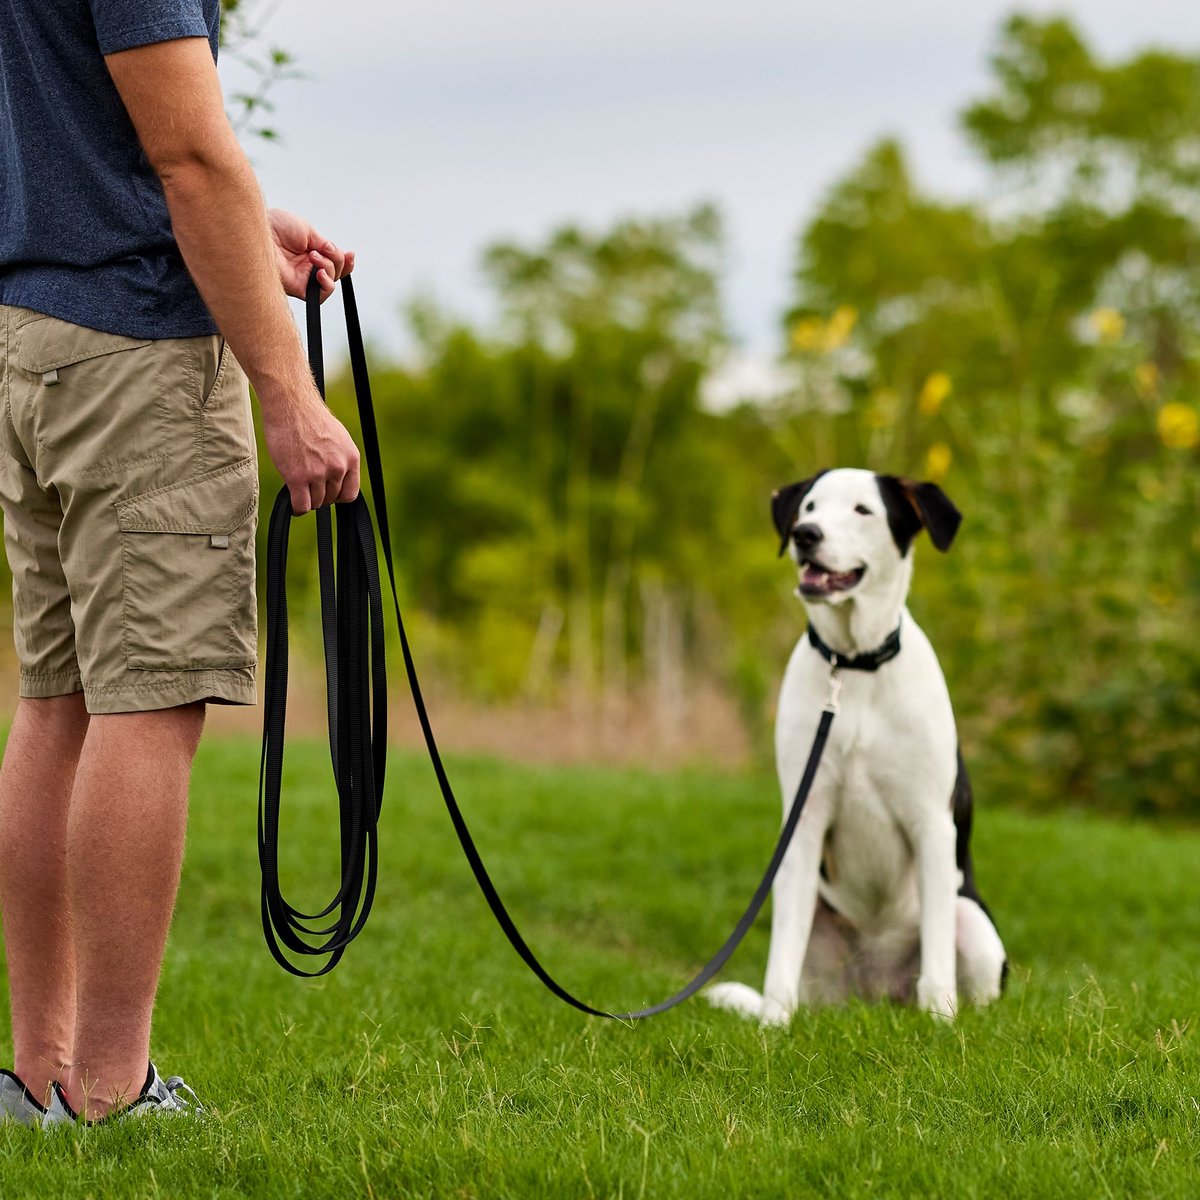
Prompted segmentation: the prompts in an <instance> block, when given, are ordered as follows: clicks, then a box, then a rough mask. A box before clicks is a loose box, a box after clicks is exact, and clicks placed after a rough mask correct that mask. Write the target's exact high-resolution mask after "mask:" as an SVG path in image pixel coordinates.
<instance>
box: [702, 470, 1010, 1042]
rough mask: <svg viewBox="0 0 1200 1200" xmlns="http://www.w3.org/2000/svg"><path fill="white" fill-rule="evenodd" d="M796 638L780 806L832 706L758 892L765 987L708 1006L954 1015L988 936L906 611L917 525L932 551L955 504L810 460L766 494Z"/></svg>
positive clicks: (756, 1013) (941, 707)
mask: <svg viewBox="0 0 1200 1200" xmlns="http://www.w3.org/2000/svg"><path fill="white" fill-rule="evenodd" d="M772 515H773V517H774V521H775V527H776V529H777V530H778V531H779V535H780V537H781V539H782V544H781V546H780V554H782V553H783V551H784V550H785V549H788V548H789V547H790V548H791V555H792V558H793V559H794V560H795V562H796V565H797V567H798V569H799V572H800V585H799V587H798V588H797V592H798V594H799V596H800V598H801V600H803V601H804V606H805V608H806V609H807V611H808V621H809V626H808V633H807V635H806V636H805V637H803V638H801V640H800V642H799V643H798V645H797V646H796V649H795V650H794V651H793V653H792V657H791V660H790V661H789V662H788V665H787V671H786V673H785V674H784V678H783V688H782V691H781V693H780V698H779V712H778V717H777V719H776V724H775V753H776V763H777V766H778V771H779V782H780V786H781V788H782V790H783V803H784V812H785V814H786V812H787V811H788V809H789V808H790V807H791V803H792V799H793V797H794V795H795V792H796V787H797V784H798V783H799V779H800V774H801V772H802V770H803V768H804V764H805V762H806V761H807V758H808V753H809V749H810V747H811V746H812V742H813V737H814V734H815V733H816V729H817V724H818V721H819V720H820V716H821V710H822V707H823V706H824V704H825V703H826V701H827V698H828V697H829V696H830V690H831V676H832V668H833V664H834V662H836V663H837V664H838V668H839V669H838V675H839V678H840V681H841V685H842V686H841V693H840V709H839V712H838V716H837V717H836V719H835V720H834V722H833V726H832V729H831V731H830V735H829V742H828V744H827V746H826V748H825V754H824V757H823V759H822V761H821V765H820V768H819V770H818V771H817V776H816V780H815V782H814V784H813V788H812V792H811V793H810V795H809V799H808V804H807V807H806V808H805V810H804V814H803V816H802V818H801V820H800V824H799V826H798V828H797V830H796V834H795V837H794V839H793V841H792V845H791V848H790V849H789V851H788V853H787V856H786V857H785V859H784V861H783V864H782V865H781V867H780V870H779V874H778V875H777V876H776V879H775V888H774V892H773V894H772V904H773V915H772V922H771V948H770V953H769V956H768V962H767V977H766V982H765V984H764V986H763V993H762V995H759V993H758V992H756V991H754V989H753V988H750V987H747V986H746V985H745V984H741V983H726V984H718V985H716V986H714V987H712V988H710V989H709V991H708V996H709V999H710V1000H711V1001H712V1003H713V1004H715V1005H717V1006H718V1007H722V1008H732V1009H735V1010H737V1011H739V1012H742V1013H745V1014H746V1015H747V1016H752V1017H757V1018H759V1019H760V1020H762V1021H763V1022H765V1023H770V1024H775V1023H783V1022H786V1021H787V1020H788V1018H789V1017H790V1016H791V1015H792V1013H793V1012H794V1011H795V1009H796V1007H797V1006H798V1005H801V1004H805V1005H817V1004H827V1003H833V1002H836V1001H838V1000H842V999H844V998H846V997H849V996H862V997H867V998H880V999H882V998H891V999H895V1000H905V1001H911V1000H912V999H914V998H915V1000H916V1002H917V1004H918V1005H920V1006H921V1007H922V1008H924V1009H926V1010H927V1011H929V1012H931V1013H934V1014H936V1015H937V1016H939V1017H953V1016H954V1014H955V1011H956V1010H957V1008H958V999H959V995H960V994H961V995H962V996H963V997H964V998H965V999H968V1000H971V1001H974V1002H975V1003H979V1004H986V1003H988V1002H989V1001H991V1000H994V999H995V998H996V997H997V996H999V994H1000V991H1001V988H1002V986H1003V982H1004V976H1005V973H1006V959H1005V952H1004V946H1003V945H1002V943H1001V941H1000V937H999V935H998V934H997V933H996V929H995V926H994V925H993V924H992V921H991V917H990V915H989V913H988V910H987V908H986V907H985V906H984V904H983V902H982V900H980V898H979V895H978V893H977V892H976V891H975V881H974V878H973V875H972V870H971V856H970V849H969V841H970V833H971V789H970V784H969V783H968V780H967V773H966V768H965V767H964V765H963V761H962V757H961V755H960V754H959V750H958V738H957V735H956V733H955V728H954V713H953V711H952V709H951V707H950V696H949V694H948V692H947V690H946V681H945V679H944V678H943V676H942V671H941V667H939V665H938V660H937V657H936V655H935V654H934V652H933V648H932V647H931V646H930V644H929V639H928V638H926V636H925V634H924V633H923V632H922V631H921V629H920V628H919V626H918V625H917V623H916V622H915V621H914V620H913V619H912V617H911V616H910V615H909V613H908V610H907V609H906V608H905V598H906V596H907V594H908V587H909V582H910V581H911V579H912V566H913V560H912V543H913V539H914V538H915V537H916V536H917V534H918V533H920V531H921V530H922V529H926V530H928V532H929V536H930V538H931V540H932V541H933V544H934V545H935V546H936V547H937V548H938V549H939V550H947V549H949V547H950V543H951V542H952V541H953V540H954V535H955V534H956V533H957V531H958V526H959V522H960V521H961V519H962V518H961V516H960V514H959V512H958V509H956V508H955V507H954V505H953V504H952V503H951V502H950V500H949V499H948V498H947V497H946V495H945V494H944V493H943V492H942V490H941V488H939V487H938V486H937V485H936V484H933V483H913V482H911V481H909V480H904V479H899V478H896V477H894V476H890V475H875V474H872V473H871V472H870V471H860V470H845V469H843V470H835V471H823V472H821V474H819V475H816V476H814V477H813V478H812V479H806V480H804V481H802V482H800V483H793V484H791V485H789V486H788V487H785V488H782V489H780V490H779V491H778V492H776V493H775V496H774V498H773V500H772Z"/></svg>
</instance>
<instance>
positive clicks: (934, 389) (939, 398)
mask: <svg viewBox="0 0 1200 1200" xmlns="http://www.w3.org/2000/svg"><path fill="white" fill-rule="evenodd" d="M953 390H954V384H953V383H952V382H951V380H950V376H949V375H947V374H946V372H945V371H934V373H933V374H932V375H930V376H929V378H928V379H926V380H925V383H924V386H922V388H921V392H920V395H919V396H918V397H917V408H919V409H920V410H921V413H922V415H923V416H926V417H933V416H936V415H937V412H938V410H939V409H940V408H941V407H942V403H943V402H944V401H945V399H946V397H947V396H949V395H950V393H951V392H952V391H953Z"/></svg>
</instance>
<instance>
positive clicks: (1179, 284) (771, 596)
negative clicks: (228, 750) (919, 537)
mask: <svg viewBox="0 0 1200 1200" xmlns="http://www.w3.org/2000/svg"><path fill="white" fill-rule="evenodd" d="M1198 62H1200V60H1196V59H1192V58H1187V57H1183V56H1177V55H1171V54H1167V53H1166V52H1162V51H1156V52H1154V53H1147V54H1141V55H1137V56H1134V57H1133V58H1131V59H1130V60H1129V61H1127V62H1118V63H1113V64H1108V63H1104V62H1101V61H1099V60H1098V59H1096V58H1095V56H1094V55H1093V54H1092V52H1091V51H1090V49H1089V48H1088V47H1087V45H1086V43H1085V42H1084V41H1083V39H1082V38H1081V37H1080V35H1079V34H1078V33H1077V32H1076V31H1075V30H1074V29H1073V27H1072V26H1071V25H1070V24H1068V23H1067V22H1065V21H1063V20H1059V19H1052V20H1045V21H1037V20H1032V19H1026V18H1014V19H1013V20H1012V21H1010V22H1009V23H1008V24H1007V25H1006V26H1005V27H1004V29H1003V30H1002V32H1001V36H1000V40H999V46H998V49H997V52H996V55H995V58H994V60H993V78H992V83H991V87H990V94H988V95H985V96H984V97H983V98H982V99H980V100H978V101H976V102H975V103H973V104H971V105H970V106H968V107H967V109H966V111H965V113H964V116H963V123H964V127H965V129H966V130H967V132H968V134H969V136H970V137H971V139H972V142H973V144H974V145H975V146H976V147H977V148H978V149H979V151H980V153H981V154H982V156H983V160H984V163H985V165H986V166H987V167H988V169H989V170H990V171H992V172H993V180H992V181H991V183H989V186H988V189H987V192H988V194H989V195H991V196H993V197H997V198H998V199H995V200H993V201H992V202H990V203H983V202H976V203H968V202H964V201H958V202H954V203H949V202H946V201H944V200H941V199H939V198H938V197H937V196H935V195H930V194H927V193H926V192H925V191H923V190H922V188H921V187H920V186H919V184H918V183H917V182H916V181H915V180H914V178H913V175H912V172H911V170H910V168H909V166H908V162H907V159H906V155H905V153H904V150H903V148H902V147H901V146H900V145H899V144H897V143H895V142H893V141H885V142H882V143H880V144H879V145H877V146H874V147H872V148H871V149H870V150H869V151H868V152H867V153H866V154H865V155H864V157H863V159H862V161H861V163H859V164H858V165H857V166H855V167H853V168H852V169H851V170H850V171H849V173H848V174H847V175H846V177H845V178H844V179H842V180H840V181H838V182H836V183H835V184H834V185H833V186H832V187H831V188H830V190H829V192H828V194H827V196H826V198H825V200H824V202H823V203H822V204H821V206H820V208H819V211H818V212H817V213H816V214H815V216H814V217H813V219H812V220H811V221H810V222H809V223H808V225H807V226H806V228H805V229H804V230H803V231H802V233H801V235H800V237H799V239H798V244H797V257H796V265H795V274H794V279H795V290H794V297H793V303H792V305H791V306H790V309H789V312H788V314H787V316H786V319H785V330H786V333H787V345H786V363H787V366H788V369H789V370H790V371H791V372H792V374H793V377H794V380H795V386H794V388H793V389H792V391H791V392H790V393H789V394H788V395H786V396H784V397H783V398H782V399H776V400H775V401H774V402H770V403H764V402H758V403H752V404H745V405H742V406H740V407H737V408H734V409H733V410H730V411H724V412H713V411H708V410H706V408H705V407H704V405H703V403H702V384H703V382H704V379H705V378H706V376H707V375H708V374H709V373H710V372H711V371H712V370H713V369H714V366H715V365H716V363H717V362H718V361H719V358H720V355H721V353H722V352H723V350H724V348H725V347H726V344H727V341H728V335H727V333H726V330H725V323H724V318H723V315H722V310H721V301H720V274H721V269H722V263H723V258H724V252H723V243H722V233H721V225H720V221H719V219H718V216H717V214H716V213H715V212H714V210H713V209H711V208H710V207H702V208H699V209H697V210H696V211H694V212H691V213H685V214H682V215H680V216H678V217H675V218H666V219H657V220H641V221H638V220H627V221H623V222H620V223H618V224H617V225H615V226H614V227H613V228H612V229H610V230H607V231H600V232H591V231H586V230H582V229H578V228H564V229H561V230H558V231H557V232H555V233H553V234H551V235H550V236H549V237H548V238H547V239H546V240H545V241H544V242H543V243H542V244H539V245H534V246H518V245H512V244H505V245H501V246H495V247H492V248H491V249H490V250H489V251H488V252H487V253H486V255H485V256H484V267H485V271H486V275H487V278H488V279H489V281H490V282H491V284H492V287H493V289H494V292H495V296H496V301H497V310H498V314H499V316H498V321H497V323H496V326H495V327H494V328H493V329H492V330H491V331H484V330H481V329H477V328H473V327H470V326H468V325H466V324H465V323H463V322H461V321H457V320H454V319H452V318H451V317H449V316H447V315H446V314H443V313H441V312H439V311H437V310H436V309H434V308H433V307H431V306H429V305H421V304H418V305H414V306H412V308H411V310H410V313H409V320H410V326H411V328H412V330H413V333H414V336H415V339H416V342H417V346H418V353H417V355H416V357H415V361H414V362H413V363H411V364H410V365H409V366H407V367H394V368H389V369H386V370H384V371H383V372H381V373H380V374H379V376H378V378H377V381H376V393H377V398H378V401H379V405H380V408H381V413H382V416H381V420H382V424H383V428H384V434H385V439H386V442H387V445H388V452H387V453H386V455H385V458H386V460H387V462H388V464H389V470H390V471H391V475H390V477H389V481H388V485H389V495H390V496H391V498H392V501H393V503H394V504H395V505H396V506H397V508H398V509H399V513H400V522H399V524H400V529H399V533H398V538H399V542H400V549H401V558H402V562H403V564H404V571H405V576H406V586H407V587H408V589H409V591H410V593H411V595H412V598H413V600H414V603H415V604H416V605H417V606H418V607H419V609H420V611H421V613H422V614H423V616H424V618H425V620H426V629H427V631H428V632H429V634H430V637H431V645H432V647H433V657H432V664H433V665H436V666H437V667H438V668H439V669H440V671H441V673H442V676H443V678H444V679H445V680H446V681H447V682H448V683H449V684H450V685H452V686H454V687H455V688H458V689H463V690H468V691H473V692H474V693H475V694H476V695H479V696H482V697H485V698H488V699H491V700H497V701H503V700H505V699H516V698H521V697H529V698H535V699H538V700H552V699H555V698H557V697H564V696H567V697H570V698H571V699H572V701H573V703H575V704H576V705H581V706H586V705H588V704H589V703H591V702H592V700H593V698H596V697H598V696H600V695H602V694H604V695H607V696H613V695H616V696H628V695H630V694H633V693H636V692H639V691H640V692H641V693H642V694H644V695H645V694H648V695H651V696H653V697H656V698H657V699H656V703H657V705H658V706H659V707H663V706H666V707H667V708H672V709H673V711H674V713H675V717H676V719H677V720H686V712H687V703H688V693H689V690H690V687H691V685H692V684H693V683H694V682H695V681H697V680H700V679H707V680H711V681H715V682H716V683H717V684H718V685H719V686H720V687H722V688H723V689H724V690H725V692H726V693H727V694H728V695H729V696H731V697H732V698H733V699H734V700H735V701H736V704H737V706H738V708H739V710H740V711H741V713H742V714H743V717H744V720H745V722H746V724H747V726H748V728H749V729H750V731H751V734H752V739H753V741H754V743H755V744H756V745H757V746H758V747H759V749H760V750H761V751H762V752H763V753H764V754H766V753H768V752H769V736H768V734H767V730H768V727H769V719H770V697H771V696H772V694H773V692H774V688H775V681H776V680H777V679H778V678H779V675H780V673H781V670H782V665H783V661H784V658H785V656H786V654H787V652H788V649H789V647H790V645H791V643H792V642H793V641H794V639H795V637H796V635H797V633H798V631H799V628H800V625H801V623H802V617H801V613H800V610H799V608H798V606H797V604H796V602H795V601H794V599H792V598H791V596H790V594H789V593H790V590H791V587H792V586H793V584H792V581H791V579H790V578H789V575H790V572H789V570H788V569H787V568H786V567H784V566H783V565H781V564H779V563H777V562H776V561H775V559H774V542H773V538H772V535H771V530H770V527H769V524H768V521H767V516H766V511H767V505H766V501H767V497H768V495H769V493H770V490H771V488H772V487H773V486H775V485H778V484H780V483H783V482H786V481H787V480H788V479H791V478H796V477H800V476H803V475H807V474H810V473H812V471H814V470H815V469H817V468H820V467H823V466H828V465H834V464H842V465H864V466H868V467H870V468H873V469H877V470H881V471H884V470H886V471H889V472H899V473H903V474H911V475H915V476H921V477H928V478H933V479H936V480H938V481H939V482H943V483H944V485H945V487H946V489H947V490H948V492H949V493H950V495H951V496H952V497H953V498H954V499H955V500H956V502H957V503H958V504H959V506H960V507H961V508H962V510H963V511H964V513H965V514H966V523H965V525H964V527H963V532H962V534H961V535H960V539H959V541H958V543H957V544H956V546H955V547H954V550H953V552H952V553H951V554H950V555H948V556H947V557H946V558H945V559H942V558H940V556H939V557H938V558H937V560H936V561H934V556H932V555H931V554H930V553H929V551H928V550H927V548H924V547H923V548H922V549H921V550H920V551H919V554H920V556H921V558H922V563H921V567H920V569H919V570H918V572H917V577H916V583H915V588H914V594H913V598H912V606H913V608H914V611H915V613H916V615H917V616H918V619H919V620H921V621H922V623H923V624H924V625H925V627H926V628H927V629H928V630H929V632H930V634H931V636H932V638H933V640H934V642H935V645H936V646H937V648H938V650H939V653H940V656H941V658H942V661H943V664H944V666H945V669H946V672H947V675H948V677H949V679H950V681H951V685H952V688H951V690H952V694H953V695H954V696H955V698H956V704H957V706H958V709H959V712H960V717H961V719H962V725H963V736H964V741H965V744H966V747H967V750H968V752H969V754H971V755H973V754H975V753H976V752H980V751H985V750H986V752H987V753H988V754H989V755H990V756H992V757H993V759H994V761H995V762H997V763H1003V764H1006V768H1005V773H1004V778H1005V783H1004V786H1005V789H1006V791H1007V792H1008V793H1009V794H1011V795H1013V796H1016V797H1019V798H1020V799H1021V800H1022V802H1025V803H1028V804H1031V805H1037V806H1048V805H1056V804H1061V803H1064V802H1065V803H1071V804H1080V805H1086V806H1094V807H1103V808H1108V809H1111V810H1113V811H1123V812H1164V813H1187V814H1190V815H1192V816H1196V815H1200V754H1198V753H1197V745H1198V744H1197V737H1198V736H1200V735H1198V734H1197V730H1198V729H1200V647H1198V645H1197V642H1196V639H1195V637H1194V635H1193V631H1194V630H1195V628H1196V627H1197V624H1198V618H1200V600H1198V595H1200V586H1198V585H1200V534H1198V533H1197V525H1196V520H1195V518H1196V514H1197V512H1198V511H1200V505H1198V501H1200V495H1198V491H1200V484H1198V482H1197V479H1198V476H1197V472H1196V460H1197V453H1198V450H1200V427H1198V426H1200V408H1198V405H1197V391H1198V385H1200V340H1198V335H1197V333H1196V330H1197V329H1198V328H1200V271H1198V270H1197V269H1196V268H1197V266H1198V265H1200V209H1198V208H1197V206H1196V205H1195V203H1194V199H1193V197H1194V190H1190V189H1189V185H1190V184H1191V183H1192V182H1193V181H1192V176H1191V171H1192V169H1193V166H1194V164H1195V163H1196V162H1197V161H1200V160H1198V158H1197V153H1198V147H1200V135H1198V134H1197V133H1196V132H1195V130H1197V129H1200V121H1197V120H1196V119H1194V117H1195V106H1196V104H1197V103H1200V101H1198V100H1197V96H1198V95H1200V89H1197V87H1196V80H1197V70H1198ZM1181 114H1183V115H1182V116H1181ZM335 392H336V394H337V396H338V397H340V398H339V399H337V400H336V401H335V402H336V403H340V404H345V402H346V401H345V389H344V384H343V385H342V387H341V390H340V391H339V390H338V389H336V388H335ZM426 661H430V659H429V658H428V657H427V658H426Z"/></svg>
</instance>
